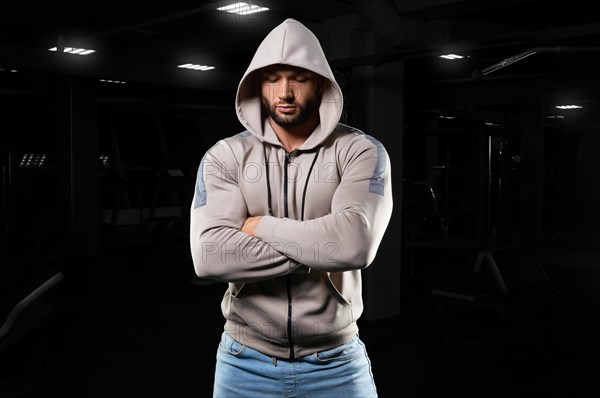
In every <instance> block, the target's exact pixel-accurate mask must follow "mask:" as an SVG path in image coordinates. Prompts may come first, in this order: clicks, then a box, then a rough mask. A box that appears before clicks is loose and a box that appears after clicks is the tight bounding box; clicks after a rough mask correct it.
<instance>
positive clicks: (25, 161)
mask: <svg viewBox="0 0 600 398" xmlns="http://www.w3.org/2000/svg"><path fill="white" fill-rule="evenodd" d="M47 156H48V155H46V154H45V153H39V154H38V153H25V154H23V157H21V161H20V162H19V167H21V168H34V167H42V166H43V165H44V163H45V162H46V157H47Z"/></svg>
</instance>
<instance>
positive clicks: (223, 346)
mask: <svg viewBox="0 0 600 398" xmlns="http://www.w3.org/2000/svg"><path fill="white" fill-rule="evenodd" d="M245 349H246V346H245V345H243V344H242V343H239V342H237V341H236V340H234V339H232V338H231V337H230V336H229V335H228V334H227V333H225V332H223V336H222V337H221V341H220V342H219V351H221V352H222V353H224V354H228V355H233V356H236V357H237V356H240V355H241V354H242V353H243V352H244V350H245Z"/></svg>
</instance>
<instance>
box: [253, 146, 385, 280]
mask: <svg viewBox="0 0 600 398" xmlns="http://www.w3.org/2000/svg"><path fill="white" fill-rule="evenodd" d="M366 137H367V139H360V140H357V141H355V142H353V143H352V144H351V145H349V149H347V152H346V153H345V154H344V156H343V158H344V159H343V164H342V173H341V181H340V184H339V186H338V187H337V189H336V191H335V193H334V196H333V199H332V205H331V214H328V215H325V216H323V217H319V218H316V219H312V220H305V221H298V220H292V219H288V218H275V217H272V216H264V217H263V218H262V219H261V221H260V222H259V224H258V226H257V228H256V230H255V232H254V235H255V236H256V237H258V238H260V239H262V240H263V241H266V242H269V243H271V244H273V245H274V246H275V247H286V248H292V249H291V250H288V251H286V253H285V254H286V255H287V256H288V257H289V258H292V259H294V260H296V261H298V262H300V263H302V264H305V265H306V266H309V267H311V268H313V269H315V270H317V271H327V272H339V271H347V270H353V269H362V268H365V267H367V266H369V265H370V264H371V262H372V261H373V259H374V258H375V254H376V252H377V249H378V247H379V244H380V243H381V240H382V238H383V234H384V232H385V229H386V228H387V225H388V223H389V220H390V218H391V213H392V187H391V167H390V160H389V157H388V155H387V152H386V150H385V148H384V147H383V145H382V144H381V143H380V142H379V141H377V140H376V139H374V138H372V137H369V136H366Z"/></svg>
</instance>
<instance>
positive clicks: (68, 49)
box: [48, 47, 96, 55]
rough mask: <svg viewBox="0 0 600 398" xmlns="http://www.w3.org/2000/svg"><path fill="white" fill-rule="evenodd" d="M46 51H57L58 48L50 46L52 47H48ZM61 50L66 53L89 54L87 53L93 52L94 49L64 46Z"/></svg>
mask: <svg viewBox="0 0 600 398" xmlns="http://www.w3.org/2000/svg"><path fill="white" fill-rule="evenodd" d="M48 51H58V48H56V47H52V48H49V49H48ZM63 52H65V53H68V54H77V55H89V54H92V53H95V52H96V50H88V49H85V48H75V47H65V49H64V50H63Z"/></svg>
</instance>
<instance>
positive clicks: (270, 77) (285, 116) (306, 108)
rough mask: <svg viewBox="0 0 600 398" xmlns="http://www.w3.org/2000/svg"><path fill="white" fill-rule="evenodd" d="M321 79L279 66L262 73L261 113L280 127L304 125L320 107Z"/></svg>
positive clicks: (314, 74)
mask: <svg viewBox="0 0 600 398" xmlns="http://www.w3.org/2000/svg"><path fill="white" fill-rule="evenodd" d="M322 80H323V78H322V77H321V76H320V75H318V74H316V73H314V72H311V71H308V70H306V69H302V68H297V67H291V66H286V65H278V66H273V67H268V68H266V69H265V70H263V71H262V73H261V82H262V85H261V87H262V90H261V91H262V95H261V103H262V108H263V111H264V112H265V113H266V114H267V115H268V116H269V117H270V118H271V119H272V120H273V121H274V122H275V123H277V124H278V125H280V126H281V127H297V126H301V125H302V124H303V123H305V122H306V121H307V120H308V119H309V118H310V117H311V116H312V115H313V114H314V113H315V112H318V108H319V105H320V103H321V95H322Z"/></svg>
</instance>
